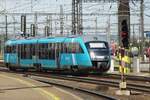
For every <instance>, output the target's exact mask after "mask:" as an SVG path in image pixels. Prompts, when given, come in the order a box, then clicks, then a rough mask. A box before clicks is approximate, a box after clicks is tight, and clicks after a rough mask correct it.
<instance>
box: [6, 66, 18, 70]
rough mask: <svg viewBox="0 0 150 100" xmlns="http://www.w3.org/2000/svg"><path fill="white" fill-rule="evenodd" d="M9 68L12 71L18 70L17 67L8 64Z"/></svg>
mask: <svg viewBox="0 0 150 100" xmlns="http://www.w3.org/2000/svg"><path fill="white" fill-rule="evenodd" d="M8 68H9V70H10V71H16V68H15V67H11V66H8Z"/></svg>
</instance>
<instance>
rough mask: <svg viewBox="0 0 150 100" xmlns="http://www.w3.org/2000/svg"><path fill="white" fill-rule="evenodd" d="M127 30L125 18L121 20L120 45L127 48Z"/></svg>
mask: <svg viewBox="0 0 150 100" xmlns="http://www.w3.org/2000/svg"><path fill="white" fill-rule="evenodd" d="M128 33H129V30H128V24H127V20H123V21H122V22H121V40H122V45H123V47H124V48H126V49H128V48H129V36H128Z"/></svg>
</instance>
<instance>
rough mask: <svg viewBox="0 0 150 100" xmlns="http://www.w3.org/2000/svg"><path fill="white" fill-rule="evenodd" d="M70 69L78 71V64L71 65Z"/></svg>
mask: <svg viewBox="0 0 150 100" xmlns="http://www.w3.org/2000/svg"><path fill="white" fill-rule="evenodd" d="M71 71H72V72H78V71H79V68H78V66H71Z"/></svg>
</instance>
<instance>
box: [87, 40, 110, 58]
mask: <svg viewBox="0 0 150 100" xmlns="http://www.w3.org/2000/svg"><path fill="white" fill-rule="evenodd" d="M86 46H87V48H88V51H89V52H93V53H94V54H95V55H97V56H103V55H109V46H108V43H107V42H88V43H86Z"/></svg>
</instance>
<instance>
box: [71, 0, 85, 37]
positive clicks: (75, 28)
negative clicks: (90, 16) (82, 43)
mask: <svg viewBox="0 0 150 100" xmlns="http://www.w3.org/2000/svg"><path fill="white" fill-rule="evenodd" d="M82 30H83V26H82V0H72V34H73V35H76V34H80V33H81V34H82Z"/></svg>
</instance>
